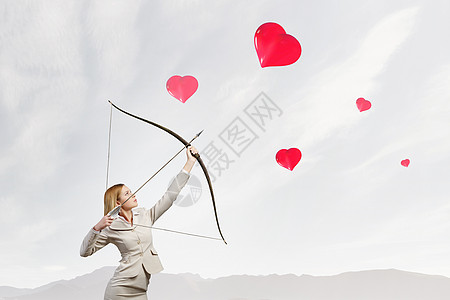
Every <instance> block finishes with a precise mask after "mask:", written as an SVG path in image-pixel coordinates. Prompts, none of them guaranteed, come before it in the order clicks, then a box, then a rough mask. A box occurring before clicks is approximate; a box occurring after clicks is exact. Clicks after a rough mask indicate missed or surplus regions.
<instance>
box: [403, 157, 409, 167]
mask: <svg viewBox="0 0 450 300" xmlns="http://www.w3.org/2000/svg"><path fill="white" fill-rule="evenodd" d="M409 163H410V161H409V159H404V160H402V162H401V165H402V166H404V167H408V166H409Z"/></svg>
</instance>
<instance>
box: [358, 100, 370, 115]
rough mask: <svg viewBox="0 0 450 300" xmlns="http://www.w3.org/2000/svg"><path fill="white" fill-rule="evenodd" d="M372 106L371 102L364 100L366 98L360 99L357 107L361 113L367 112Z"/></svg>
mask: <svg viewBox="0 0 450 300" xmlns="http://www.w3.org/2000/svg"><path fill="white" fill-rule="evenodd" d="M371 106H372V103H370V101H368V100H366V99H364V98H358V99H357V100H356V107H357V108H358V109H359V111H360V112H361V111H365V110H368V109H369V108H370V107H371Z"/></svg>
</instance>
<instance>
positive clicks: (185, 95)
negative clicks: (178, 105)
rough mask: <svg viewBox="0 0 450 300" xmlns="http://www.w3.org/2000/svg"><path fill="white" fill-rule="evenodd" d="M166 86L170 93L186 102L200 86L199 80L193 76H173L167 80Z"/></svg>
mask: <svg viewBox="0 0 450 300" xmlns="http://www.w3.org/2000/svg"><path fill="white" fill-rule="evenodd" d="M166 88H167V91H168V92H169V94H171V95H172V96H173V97H175V98H176V99H178V100H180V101H181V102H183V103H184V102H186V100H187V99H189V98H190V97H191V96H192V95H194V93H195V92H196V91H197V88H198V81H197V79H195V77H193V76H183V77H181V76H178V75H175V76H172V77H170V78H169V80H167V83H166Z"/></svg>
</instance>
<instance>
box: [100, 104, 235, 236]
mask: <svg viewBox="0 0 450 300" xmlns="http://www.w3.org/2000/svg"><path fill="white" fill-rule="evenodd" d="M108 102H109V103H110V104H111V105H112V106H113V107H114V108H115V109H117V110H118V111H120V112H122V113H124V114H126V115H128V116H130V117H133V118H135V119H138V120H140V121H142V122H145V123H147V124H150V125H153V126H155V127H158V128H159V129H161V130H164V131H165V132H167V133H169V134H170V135H172V136H173V137H175V138H176V139H177V140H179V141H180V142H181V143H183V145H184V146H185V147H186V148H187V147H188V146H190V143H189V142H188V141H186V140H185V139H184V138H182V137H181V136H180V135H178V134H176V133H175V132H173V131H172V130H170V129H168V128H166V127H164V126H162V125H159V124H157V123H155V122H152V121H149V120H146V119H144V118H141V117H139V116H136V115H133V114H132V113H129V112H127V111H125V110H123V109H121V108H120V107H118V106H116V105H115V104H114V103H112V102H111V101H110V100H108ZM193 156H194V157H195V158H196V159H197V161H198V163H199V165H200V167H201V168H202V170H203V174H205V177H206V180H207V182H208V187H209V191H210V194H211V200H212V204H213V208H214V216H215V218H216V224H217V229H218V230H219V234H220V237H221V238H222V241H223V242H224V243H225V244H227V242H226V241H225V238H224V237H223V234H222V230H220V225H219V218H218V217H217V210H216V201H215V198H214V192H213V188H212V184H211V178H210V177H209V174H208V170H207V169H206V166H205V164H204V163H203V160H202V159H201V157H200V154H198V153H196V154H194V155H193Z"/></svg>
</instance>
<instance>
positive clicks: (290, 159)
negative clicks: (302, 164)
mask: <svg viewBox="0 0 450 300" xmlns="http://www.w3.org/2000/svg"><path fill="white" fill-rule="evenodd" d="M275 158H276V160H277V163H278V164H279V165H280V166H282V167H284V168H286V169H288V170H291V171H292V170H293V169H294V168H295V166H296V165H297V164H298V162H299V161H300V159H301V158H302V153H301V152H300V150H298V149H297V148H291V149H289V150H286V149H281V150H280V151H278V152H277V155H276V156H275Z"/></svg>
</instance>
